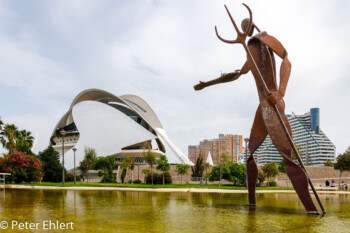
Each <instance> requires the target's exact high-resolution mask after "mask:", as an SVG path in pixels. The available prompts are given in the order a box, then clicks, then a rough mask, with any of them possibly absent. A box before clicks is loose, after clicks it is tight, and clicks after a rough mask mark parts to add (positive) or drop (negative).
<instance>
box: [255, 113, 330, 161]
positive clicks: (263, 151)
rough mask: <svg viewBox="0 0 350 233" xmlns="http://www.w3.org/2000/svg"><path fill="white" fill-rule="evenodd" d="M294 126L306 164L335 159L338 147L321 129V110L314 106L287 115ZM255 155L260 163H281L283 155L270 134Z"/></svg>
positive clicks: (297, 142)
mask: <svg viewBox="0 0 350 233" xmlns="http://www.w3.org/2000/svg"><path fill="white" fill-rule="evenodd" d="M287 118H288V120H289V123H290V125H291V127H292V133H293V140H294V143H295V144H296V147H297V148H298V151H299V154H300V156H301V157H302V161H303V163H304V164H305V165H324V162H325V161H327V160H329V161H331V162H334V161H335V155H336V148H335V146H334V144H333V143H332V142H331V141H330V140H329V138H328V137H327V136H326V135H325V134H324V132H323V131H322V130H321V129H320V110H319V108H312V109H311V110H310V112H308V113H305V114H303V115H295V114H294V113H293V114H291V115H287ZM254 157H255V159H256V161H257V163H258V164H259V165H263V164H266V163H270V162H276V163H279V162H280V161H281V159H282V157H281V155H280V154H279V152H278V151H277V149H276V147H275V146H274V145H273V143H272V141H271V139H270V137H269V136H267V137H266V139H265V141H264V142H263V143H262V144H261V146H260V147H259V148H258V149H257V150H256V151H255V153H254Z"/></svg>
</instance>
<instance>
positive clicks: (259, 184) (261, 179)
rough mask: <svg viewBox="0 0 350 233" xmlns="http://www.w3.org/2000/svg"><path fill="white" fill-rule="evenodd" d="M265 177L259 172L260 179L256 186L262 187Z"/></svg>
mask: <svg viewBox="0 0 350 233" xmlns="http://www.w3.org/2000/svg"><path fill="white" fill-rule="evenodd" d="M264 180H265V177H264V175H263V174H262V173H261V172H260V171H259V173H258V179H257V181H256V186H257V187H260V186H261V185H262V184H263V183H264Z"/></svg>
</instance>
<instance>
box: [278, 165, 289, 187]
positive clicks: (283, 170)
mask: <svg viewBox="0 0 350 233" xmlns="http://www.w3.org/2000/svg"><path fill="white" fill-rule="evenodd" d="M278 171H279V172H281V173H284V174H285V175H286V183H287V187H288V180H287V171H286V163H285V162H284V159H282V160H281V162H280V163H279V164H278Z"/></svg>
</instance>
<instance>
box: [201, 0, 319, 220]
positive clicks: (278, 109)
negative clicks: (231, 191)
mask: <svg viewBox="0 0 350 233" xmlns="http://www.w3.org/2000/svg"><path fill="white" fill-rule="evenodd" d="M243 5H244V6H245V7H246V8H247V9H248V11H249V15H250V18H249V19H244V20H243V21H242V23H241V28H242V30H243V32H240V31H239V29H238V27H237V25H236V23H235V21H234V20H233V18H232V16H231V14H230V12H229V10H228V9H227V7H226V5H225V8H226V11H227V13H228V15H229V17H230V19H231V21H232V24H233V26H234V28H235V30H236V31H237V39H236V40H225V39H223V38H222V37H221V36H220V35H219V34H218V31H217V28H216V26H215V32H216V35H217V37H218V38H219V39H220V40H221V41H223V42H225V43H229V44H235V43H239V44H242V45H243V47H244V49H245V51H246V53H247V61H246V62H245V64H244V65H243V67H242V69H241V70H236V71H234V72H232V73H227V74H223V75H221V77H219V78H217V79H214V80H211V81H208V82H202V81H201V82H200V83H199V84H197V85H195V86H194V89H195V90H196V91H198V90H202V89H203V88H205V87H208V86H211V85H215V84H219V83H225V82H231V81H234V80H236V79H238V78H239V77H240V76H241V75H242V74H246V73H248V72H249V71H251V72H252V74H253V76H254V79H255V82H256V86H257V89H258V95H259V100H260V105H259V107H258V109H257V111H256V114H255V119H254V122H253V126H252V129H251V133H250V138H249V151H250V156H249V158H248V160H247V177H248V179H247V180H248V192H249V204H250V205H253V206H255V205H256V199H255V185H256V180H257V178H258V167H257V165H256V162H255V160H254V157H253V154H254V152H255V151H256V150H257V149H258V147H259V146H260V145H261V144H262V142H263V141H264V140H265V138H266V136H267V134H269V136H270V138H271V140H272V142H273V144H274V145H275V147H276V148H277V150H278V151H279V152H280V154H281V155H282V157H283V159H284V161H285V164H286V171H287V174H288V176H289V179H290V180H291V182H292V184H293V186H294V189H295V191H296V193H297V194H298V196H299V198H300V200H301V202H302V203H303V205H304V207H305V209H306V210H307V212H308V213H309V214H319V211H318V209H317V208H316V206H315V204H314V202H313V200H312V198H311V195H310V193H309V189H308V184H309V185H310V186H311V188H312V190H313V192H314V194H315V197H316V199H317V201H318V203H319V205H320V207H321V209H322V212H323V213H326V211H325V209H324V207H323V205H322V202H321V200H320V199H319V197H318V194H317V192H316V190H315V188H314V186H313V184H312V182H311V180H310V178H309V176H308V174H307V172H306V169H305V167H304V165H303V162H302V160H301V158H300V155H299V153H298V151H297V149H296V147H295V145H294V143H293V139H292V130H291V127H290V124H289V121H288V119H287V117H286V115H285V114H284V109H285V103H284V100H283V97H284V95H285V92H286V88H287V83H288V80H289V76H290V72H291V63H290V62H289V60H288V53H287V51H286V50H285V48H284V47H283V45H282V44H281V43H280V42H279V41H278V40H277V39H276V38H274V37H272V36H270V35H268V34H267V33H266V32H261V31H260V29H259V28H258V27H257V26H256V25H255V24H254V23H253V17H252V12H251V10H250V8H249V7H248V6H247V5H245V4H243ZM254 29H256V30H257V32H258V33H257V34H256V35H254V36H253V33H254ZM247 37H250V39H249V40H248V43H247V44H246V38H247ZM274 54H276V55H277V56H279V57H280V58H281V59H282V63H281V67H280V82H279V85H277V80H276V64H275V59H274ZM292 149H293V151H294V152H295V154H296V155H297V158H298V161H299V164H300V166H301V167H299V166H298V165H297V164H296V163H295V162H294V161H293V160H292V159H291V157H292V153H291V152H292Z"/></svg>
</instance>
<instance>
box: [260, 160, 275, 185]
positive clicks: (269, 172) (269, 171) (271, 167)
mask: <svg viewBox="0 0 350 233" xmlns="http://www.w3.org/2000/svg"><path fill="white" fill-rule="evenodd" d="M262 171H263V173H264V176H266V177H267V186H270V177H276V176H277V175H278V168H277V165H276V163H274V162H273V163H267V164H265V165H264V166H263V167H262Z"/></svg>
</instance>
